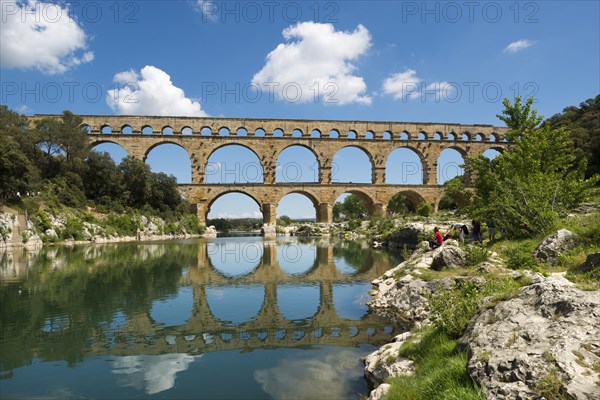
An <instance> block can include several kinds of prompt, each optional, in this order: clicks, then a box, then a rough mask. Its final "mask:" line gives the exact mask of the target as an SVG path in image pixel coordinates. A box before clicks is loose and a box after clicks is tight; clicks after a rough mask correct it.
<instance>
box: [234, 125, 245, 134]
mask: <svg viewBox="0 0 600 400" xmlns="http://www.w3.org/2000/svg"><path fill="white" fill-rule="evenodd" d="M235 136H248V129H246V128H244V127H243V126H240V127H239V128H237V129H236V131H235Z"/></svg>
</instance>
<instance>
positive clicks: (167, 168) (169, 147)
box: [144, 140, 192, 183]
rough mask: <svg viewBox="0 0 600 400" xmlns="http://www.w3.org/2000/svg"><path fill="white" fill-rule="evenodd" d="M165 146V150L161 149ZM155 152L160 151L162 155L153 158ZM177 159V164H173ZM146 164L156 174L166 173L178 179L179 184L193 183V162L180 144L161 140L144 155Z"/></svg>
mask: <svg viewBox="0 0 600 400" xmlns="http://www.w3.org/2000/svg"><path fill="white" fill-rule="evenodd" d="M161 146H163V149H159V148H160V147H161ZM153 151H160V152H161V153H162V154H157V155H156V157H154V156H152V155H151V153H152V152H153ZM183 154H185V155H186V156H187V162H186V161H184V160H183V159H184V157H183ZM173 159H176V160H177V162H172V160H173ZM144 162H146V163H147V164H148V165H150V167H151V168H152V170H153V171H154V172H164V173H166V174H167V175H174V176H176V177H177V183H191V182H192V160H191V157H190V153H189V151H188V150H187V149H186V148H185V147H184V146H182V145H181V144H180V143H176V142H173V141H170V140H161V141H160V142H158V143H154V144H153V145H152V146H150V147H149V148H148V149H147V150H146V152H145V154H144Z"/></svg>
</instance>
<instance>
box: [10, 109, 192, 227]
mask: <svg viewBox="0 0 600 400" xmlns="http://www.w3.org/2000/svg"><path fill="white" fill-rule="evenodd" d="M81 122H82V119H81V118H80V117H78V116H76V115H74V114H72V113H71V112H69V111H65V112H64V113H63V114H62V118H61V119H60V120H56V119H50V118H48V119H42V120H39V121H37V122H36V123H35V126H33V127H31V126H30V124H29V121H28V120H27V117H25V116H22V115H19V114H17V113H15V112H13V111H11V110H9V109H8V108H7V107H6V106H0V175H1V176H2V179H0V202H3V203H5V204H7V205H9V206H10V207H12V208H15V209H17V210H20V211H21V212H27V213H28V214H29V216H33V215H38V217H39V218H38V221H37V222H38V223H37V225H38V227H39V228H43V227H46V228H47V229H49V228H48V227H47V226H45V225H47V224H46V223H44V221H43V220H40V218H43V215H44V214H51V215H53V216H55V217H58V216H59V215H66V216H67V217H66V218H67V219H68V220H67V223H66V227H65V229H64V230H63V232H61V233H60V235H59V239H60V238H66V237H72V238H77V237H79V236H81V233H82V232H83V223H84V222H88V223H94V224H98V225H101V226H106V227H107V228H108V227H110V228H112V230H114V231H115V232H116V233H118V234H124V233H127V234H129V235H131V234H134V235H135V232H134V229H133V226H134V225H135V223H134V220H136V218H137V219H139V217H141V216H142V215H143V216H146V217H148V218H149V217H160V218H161V219H163V220H164V221H165V224H164V229H162V231H164V232H165V233H174V232H176V231H179V229H178V227H180V226H185V230H186V232H187V233H196V234H197V233H201V232H202V230H203V227H200V225H199V223H198V219H197V217H196V216H195V214H193V213H191V210H190V206H189V204H188V203H187V201H186V200H184V199H182V197H181V196H180V194H179V192H178V191H177V180H176V178H175V177H174V176H169V175H166V174H164V173H154V172H152V171H151V170H150V167H149V166H148V165H147V164H146V163H144V162H143V161H142V160H138V159H135V158H133V157H126V158H124V159H123V160H122V161H121V162H120V163H118V164H117V163H115V162H114V161H113V160H112V158H111V157H110V155H109V154H108V153H97V152H94V151H92V150H91V149H90V148H89V146H88V143H87V137H86V135H85V132H83V131H82V128H81ZM40 216H41V217H40ZM109 230H110V229H109ZM43 232H45V231H42V232H41V233H43Z"/></svg>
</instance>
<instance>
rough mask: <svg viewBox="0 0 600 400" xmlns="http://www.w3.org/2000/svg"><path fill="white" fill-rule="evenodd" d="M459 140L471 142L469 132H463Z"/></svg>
mask: <svg viewBox="0 0 600 400" xmlns="http://www.w3.org/2000/svg"><path fill="white" fill-rule="evenodd" d="M460 139H461V140H463V141H469V140H471V132H469V131H465V132H463V133H462V135H460Z"/></svg>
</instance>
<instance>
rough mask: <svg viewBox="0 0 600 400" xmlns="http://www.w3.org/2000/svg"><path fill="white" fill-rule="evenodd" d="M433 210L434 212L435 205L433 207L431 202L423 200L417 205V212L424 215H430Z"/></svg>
mask: <svg viewBox="0 0 600 400" xmlns="http://www.w3.org/2000/svg"><path fill="white" fill-rule="evenodd" d="M432 212H433V207H431V204H429V203H426V202H422V203H419V205H418V206H417V214H419V215H421V216H423V217H428V216H430V215H431V213H432Z"/></svg>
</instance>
